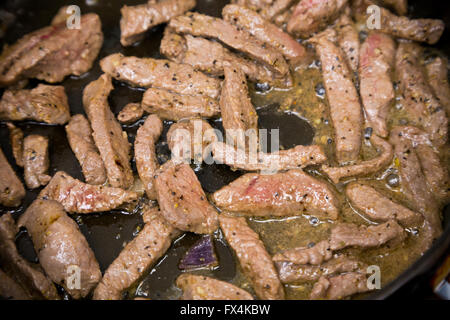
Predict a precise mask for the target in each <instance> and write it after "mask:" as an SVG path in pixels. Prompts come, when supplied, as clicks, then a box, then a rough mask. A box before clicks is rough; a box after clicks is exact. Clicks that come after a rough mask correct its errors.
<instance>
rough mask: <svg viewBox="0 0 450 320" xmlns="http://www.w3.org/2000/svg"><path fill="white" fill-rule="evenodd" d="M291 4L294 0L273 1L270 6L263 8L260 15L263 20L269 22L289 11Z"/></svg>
mask: <svg viewBox="0 0 450 320" xmlns="http://www.w3.org/2000/svg"><path fill="white" fill-rule="evenodd" d="M293 2H294V0H274V1H273V2H272V4H271V5H270V6H267V7H265V8H263V9H262V10H261V12H260V14H261V16H262V17H263V18H264V19H266V20H269V21H270V20H272V19H273V18H275V17H276V16H277V15H279V14H282V13H283V12H284V11H286V10H287V9H289V7H290V6H291V4H292V3H293Z"/></svg>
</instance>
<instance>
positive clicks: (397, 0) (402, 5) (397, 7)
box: [381, 0, 408, 16]
mask: <svg viewBox="0 0 450 320" xmlns="http://www.w3.org/2000/svg"><path fill="white" fill-rule="evenodd" d="M381 3H382V4H383V5H386V6H388V7H392V9H394V11H395V12H396V13H397V14H398V15H399V16H405V15H406V14H407V13H408V0H381Z"/></svg>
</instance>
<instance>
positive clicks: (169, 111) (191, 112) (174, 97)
mask: <svg viewBox="0 0 450 320" xmlns="http://www.w3.org/2000/svg"><path fill="white" fill-rule="evenodd" d="M141 105H142V108H144V110H145V111H146V112H148V113H155V114H157V115H158V116H159V117H160V118H161V119H164V120H176V121H178V120H180V119H185V118H193V117H202V118H213V117H217V116H218V115H219V114H220V107H219V103H218V101H217V100H216V99H213V98H210V97H208V96H201V95H184V94H179V93H175V92H171V91H167V90H164V89H157V88H150V89H148V90H147V91H145V93H144V97H143V98H142V104H141Z"/></svg>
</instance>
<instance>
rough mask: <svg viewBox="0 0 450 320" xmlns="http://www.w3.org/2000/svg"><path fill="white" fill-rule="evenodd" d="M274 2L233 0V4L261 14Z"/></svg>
mask: <svg viewBox="0 0 450 320" xmlns="http://www.w3.org/2000/svg"><path fill="white" fill-rule="evenodd" d="M273 1H274V0H231V3H233V4H237V5H240V6H245V7H247V8H250V9H252V10H254V11H256V12H260V11H262V10H264V9H266V8H268V7H269V6H270V5H271V4H272V3H273Z"/></svg>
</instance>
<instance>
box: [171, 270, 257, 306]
mask: <svg viewBox="0 0 450 320" xmlns="http://www.w3.org/2000/svg"><path fill="white" fill-rule="evenodd" d="M176 284H177V287H179V288H180V289H181V290H183V296H182V297H181V299H182V300H253V297H252V295H251V294H250V293H248V292H247V291H245V290H243V289H241V288H239V287H236V286H234V285H232V284H231V283H228V282H225V281H220V280H217V279H214V278H210V277H204V276H197V275H193V274H189V273H186V274H182V275H181V276H179V277H178V278H177V282H176Z"/></svg>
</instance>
